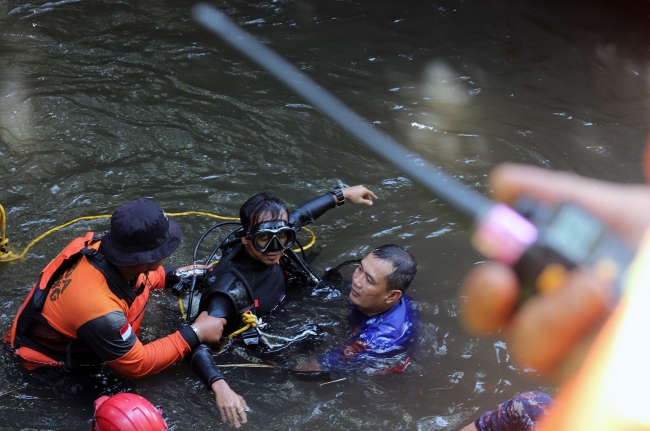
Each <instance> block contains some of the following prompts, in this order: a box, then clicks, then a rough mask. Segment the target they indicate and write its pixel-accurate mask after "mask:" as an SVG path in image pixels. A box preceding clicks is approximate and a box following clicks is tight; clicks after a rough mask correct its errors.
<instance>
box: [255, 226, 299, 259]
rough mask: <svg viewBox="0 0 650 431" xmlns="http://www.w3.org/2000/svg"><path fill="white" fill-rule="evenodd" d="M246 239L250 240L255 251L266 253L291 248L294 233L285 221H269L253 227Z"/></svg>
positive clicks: (294, 239) (294, 236)
mask: <svg viewBox="0 0 650 431" xmlns="http://www.w3.org/2000/svg"><path fill="white" fill-rule="evenodd" d="M246 237H247V238H248V239H250V240H252V242H253V247H254V248H255V250H257V251H259V252H260V253H268V252H276V251H281V250H286V249H288V248H291V246H292V245H293V243H294V242H296V231H295V230H294V229H293V228H292V227H291V226H289V223H287V222H286V221H285V220H269V221H265V222H262V223H258V224H256V225H255V226H253V228H252V229H251V231H250V232H247V233H246Z"/></svg>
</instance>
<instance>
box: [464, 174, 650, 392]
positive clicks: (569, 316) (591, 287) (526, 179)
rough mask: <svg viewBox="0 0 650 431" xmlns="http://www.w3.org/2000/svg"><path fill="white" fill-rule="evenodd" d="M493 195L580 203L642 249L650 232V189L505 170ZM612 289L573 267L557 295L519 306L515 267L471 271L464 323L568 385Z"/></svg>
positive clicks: (495, 265) (466, 286) (604, 314)
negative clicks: (499, 337)
mask: <svg viewBox="0 0 650 431" xmlns="http://www.w3.org/2000/svg"><path fill="white" fill-rule="evenodd" d="M490 186H491V188H492V190H493V194H494V196H495V197H496V198H497V199H498V200H501V201H503V202H505V203H512V202H513V201H514V200H515V199H516V198H517V197H519V196H521V195H522V194H526V195H528V196H532V197H534V198H537V199H539V200H542V201H546V202H550V203H560V202H572V203H575V204H577V205H579V206H581V207H582V208H584V209H585V210H587V211H588V212H590V213H591V214H593V215H594V216H596V217H598V218H599V219H600V220H602V221H603V222H605V223H606V224H607V225H609V226H610V227H611V228H612V229H613V230H615V231H617V232H618V233H619V234H620V235H621V236H623V237H624V238H626V239H628V240H629V241H630V243H631V244H632V245H634V246H638V245H639V243H640V241H641V238H642V236H643V233H644V232H645V231H646V229H647V228H648V226H650V188H649V187H647V186H645V185H622V184H614V183H608V182H604V181H598V180H592V179H587V178H582V177H578V176H576V175H572V174H568V173H564V172H552V171H549V170H546V169H541V168H534V167H529V166H518V165H507V166H502V167H499V168H497V169H496V170H495V171H494V172H493V173H492V175H491V177H490ZM610 289H611V286H610V285H609V283H607V282H605V281H603V280H600V279H598V278H597V277H596V276H595V275H594V274H592V273H590V272H589V271H587V270H584V269H576V270H574V271H572V272H571V274H570V276H569V277H567V280H566V283H565V285H564V286H563V287H562V288H561V289H558V290H557V291H556V292H554V293H551V294H546V295H542V294H540V295H537V296H535V297H534V298H532V299H530V300H528V301H527V302H526V303H525V304H524V305H522V306H521V307H519V308H517V307H516V303H517V299H518V296H519V284H518V280H517V277H516V275H515V273H514V272H513V271H512V269H511V268H510V267H507V266H505V265H502V264H499V263H495V262H491V263H488V264H486V265H482V266H480V267H478V268H476V269H474V270H473V271H471V272H470V273H469V274H468V275H467V277H466V279H465V281H464V283H463V286H462V288H461V296H462V297H463V298H464V300H461V304H460V306H461V310H462V313H461V317H462V319H463V321H464V323H465V326H466V327H467V329H469V330H470V331H471V332H473V333H475V334H478V335H486V334H489V333H493V332H496V331H498V330H500V329H501V330H502V331H503V332H504V334H505V335H506V337H507V339H508V346H509V348H510V351H511V353H512V354H513V357H514V359H515V360H516V361H517V362H519V363H520V364H522V365H526V366H531V367H533V368H535V369H536V370H537V371H539V372H540V374H541V375H543V376H546V377H553V378H555V379H556V380H558V381H560V380H563V379H564V378H565V377H567V376H568V375H570V374H571V373H572V372H573V371H574V370H575V369H577V367H578V366H579V364H580V358H581V357H582V356H583V355H584V353H585V352H586V349H587V348H588V346H589V343H590V340H591V339H592V337H593V336H594V332H595V331H597V330H598V328H599V325H600V323H601V322H603V321H604V319H605V318H606V317H607V316H608V315H609V309H608V308H607V307H606V306H605V304H606V303H607V301H608V299H609V292H610Z"/></svg>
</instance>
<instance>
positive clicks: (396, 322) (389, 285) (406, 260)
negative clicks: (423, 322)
mask: <svg viewBox="0 0 650 431" xmlns="http://www.w3.org/2000/svg"><path fill="white" fill-rule="evenodd" d="M349 264H356V269H355V270H354V273H353V274H352V278H351V280H350V279H348V280H344V278H343V276H342V275H341V271H340V270H341V269H342V268H343V267H344V266H347V265H349ZM416 273H417V262H416V261H415V258H414V257H413V256H412V255H411V254H410V253H409V252H408V251H406V249H404V248H402V247H400V246H398V245H395V244H387V245H382V246H380V247H377V248H376V249H374V250H373V251H371V252H370V253H369V254H368V255H367V256H366V257H365V258H363V259H362V260H353V261H348V262H344V263H342V264H341V265H339V266H337V267H336V268H333V269H330V270H329V271H327V272H326V273H325V275H324V276H323V279H324V280H326V281H327V282H329V283H332V284H335V285H336V284H341V283H345V286H346V287H347V286H349V287H350V294H349V297H348V299H349V301H350V309H351V314H350V327H351V330H350V336H349V339H348V341H347V343H346V344H345V345H344V346H343V347H340V348H336V349H333V350H331V351H328V352H326V353H324V354H322V355H320V356H319V357H318V361H314V362H307V363H303V364H302V365H300V366H298V367H296V368H294V369H293V371H296V372H308V373H314V372H319V371H329V372H333V373H334V374H335V375H337V377H338V376H339V375H340V374H343V373H346V372H349V371H353V370H359V369H361V370H363V371H364V372H365V373H368V374H378V373H390V372H398V371H403V370H404V369H405V368H406V366H407V365H408V364H409V362H410V358H409V357H408V354H409V351H410V349H411V347H412V346H413V345H414V344H415V342H416V339H417V326H418V317H417V312H416V310H415V309H414V308H413V307H412V306H411V299H410V298H409V297H408V296H406V295H405V294H404V292H405V291H406V289H407V288H408V287H409V286H410V285H411V283H412V281H413V279H414V278H415V274H416ZM327 374H329V373H327Z"/></svg>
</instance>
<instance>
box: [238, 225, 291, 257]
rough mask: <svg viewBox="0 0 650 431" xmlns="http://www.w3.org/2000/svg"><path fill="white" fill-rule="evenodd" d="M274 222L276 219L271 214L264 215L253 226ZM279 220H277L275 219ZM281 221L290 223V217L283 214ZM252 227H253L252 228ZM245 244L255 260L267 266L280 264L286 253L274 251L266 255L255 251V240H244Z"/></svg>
mask: <svg viewBox="0 0 650 431" xmlns="http://www.w3.org/2000/svg"><path fill="white" fill-rule="evenodd" d="M270 220H274V218H273V217H272V216H271V214H263V215H262V216H261V217H260V218H259V219H258V220H256V221H255V223H254V225H253V226H256V225H258V224H260V223H264V222H265V221H270ZM275 220H277V219H275ZM279 220H284V221H286V222H287V223H288V222H289V216H288V215H287V213H284V214H282V216H281V217H280V218H279ZM251 227H252V226H251ZM241 241H242V242H243V243H244V248H245V249H246V251H247V252H248V254H250V255H251V256H252V257H253V258H254V259H257V260H259V261H260V262H263V263H265V264H267V265H275V264H276V263H278V261H279V260H280V257H281V256H282V253H284V250H281V251H272V252H266V253H260V252H259V251H257V250H255V247H254V246H253V240H252V239H248V238H245V237H244V238H242V240H241Z"/></svg>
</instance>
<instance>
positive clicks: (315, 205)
mask: <svg viewBox="0 0 650 431" xmlns="http://www.w3.org/2000/svg"><path fill="white" fill-rule="evenodd" d="M373 199H377V196H375V194H374V193H373V192H372V191H370V190H368V189H367V188H365V187H364V186H361V185H358V186H353V187H332V188H331V189H330V190H329V191H328V192H327V193H325V194H323V195H321V196H319V197H316V198H314V199H312V200H310V201H308V202H306V203H304V204H302V205H300V206H299V207H298V208H296V209H295V210H293V211H291V212H289V210H288V209H287V206H286V204H285V203H284V202H282V201H281V200H280V199H279V198H277V197H276V196H274V195H272V194H270V193H259V194H257V195H255V196H253V197H251V198H250V199H248V200H247V201H246V202H245V203H244V205H242V207H241V208H240V220H241V228H239V229H237V230H236V231H235V233H234V235H233V238H232V239H230V240H228V241H226V243H225V244H220V246H221V251H222V254H221V258H220V260H219V263H218V264H216V265H215V266H214V267H212V268H210V269H209V270H208V272H207V273H206V274H205V276H204V277H203V280H202V282H201V284H202V286H201V287H202V293H201V299H200V303H199V310H198V312H199V313H201V312H203V311H207V312H208V314H209V315H210V316H212V317H219V318H224V319H225V320H226V325H225V328H224V334H232V333H233V332H235V331H240V330H241V329H243V327H245V326H244V323H243V322H242V321H243V319H247V318H249V319H251V318H252V319H255V318H259V317H262V316H267V315H269V314H270V313H271V312H272V311H273V310H274V309H275V308H276V307H277V306H278V305H279V304H280V302H281V301H282V299H283V298H284V296H285V293H286V289H287V278H288V277H293V276H300V275H302V276H304V277H305V278H307V279H311V280H313V281H315V282H318V281H320V277H318V275H317V274H316V273H315V272H314V271H313V270H311V269H310V268H309V266H308V265H307V264H306V262H304V261H303V260H302V259H301V258H300V257H299V256H298V255H297V254H296V253H295V252H293V250H291V247H292V246H293V245H294V243H295V242H296V232H297V231H298V230H300V229H301V228H302V226H304V225H306V224H309V223H312V222H314V220H316V219H317V218H318V217H320V216H321V215H323V214H324V213H325V212H327V211H328V210H330V209H332V208H336V207H338V206H341V205H343V203H344V202H346V201H349V202H352V203H355V204H365V205H372V200H373ZM197 248H198V245H197ZM288 256H291V259H289V257H288ZM292 261H293V263H292ZM294 263H295V264H296V265H298V266H299V267H300V269H297V268H296V267H295V266H294ZM207 268H208V267H206V266H203V265H201V266H200V268H199V269H207ZM172 274H174V272H173V271H170V272H168V276H171V275H172ZM190 296H191V294H190ZM191 302H192V301H191V300H190V301H188V307H191ZM188 314H189V313H188ZM252 316H256V317H252ZM240 336H241V338H242V339H243V340H244V342H245V343H246V344H247V345H254V344H257V343H259V342H260V340H259V332H258V331H257V330H256V328H255V327H250V328H249V329H248V330H246V331H243V332H242V333H241V334H240ZM188 361H189V363H190V365H191V367H192V370H193V371H194V372H195V373H196V374H197V376H198V377H199V378H200V379H201V381H202V382H203V383H205V384H206V386H207V387H208V388H210V389H212V391H213V392H214V394H215V401H216V404H217V406H218V407H219V409H220V412H221V417H222V420H223V421H224V422H228V423H230V424H232V425H234V426H235V427H239V426H240V424H241V423H246V421H247V419H246V411H248V406H247V405H246V401H245V400H244V399H243V398H242V397H241V396H239V395H238V394H236V393H235V392H234V391H233V390H232V389H230V387H229V386H228V384H227V383H226V381H225V380H224V377H223V375H222V374H221V373H220V372H219V368H218V367H217V365H216V364H215V362H214V359H213V355H212V350H211V349H210V347H208V346H207V345H206V344H201V345H200V346H199V347H198V348H196V349H194V350H193V352H192V353H191V354H190V355H189V356H188Z"/></svg>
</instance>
